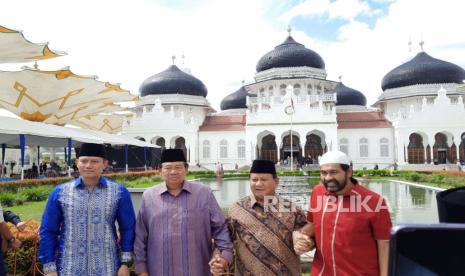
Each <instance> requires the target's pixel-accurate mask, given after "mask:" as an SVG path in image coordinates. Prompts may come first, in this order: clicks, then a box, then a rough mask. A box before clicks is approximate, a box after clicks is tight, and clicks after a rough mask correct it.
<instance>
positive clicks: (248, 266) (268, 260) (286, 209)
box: [211, 160, 307, 276]
mask: <svg viewBox="0 0 465 276" xmlns="http://www.w3.org/2000/svg"><path fill="white" fill-rule="evenodd" d="M278 183H279V179H278V177H277V176H276V170H275V166H274V164H273V163H272V162H270V161H266V160H255V161H254V162H253V164H252V168H251V170H250V188H251V191H252V194H251V195H250V196H247V197H245V198H243V199H240V200H239V201H237V202H236V203H235V204H233V205H232V206H231V208H230V209H229V217H228V224H229V227H230V231H231V234H232V240H233V241H234V249H235V258H236V259H235V260H236V261H235V263H236V267H235V274H236V275H292V276H300V275H301V267H300V257H299V256H298V255H297V254H296V253H295V252H294V249H293V243H292V233H293V232H294V231H298V230H300V229H301V228H302V227H303V226H305V225H306V224H307V220H306V218H305V214H304V213H303V211H302V210H301V209H299V208H297V207H296V206H295V205H294V204H292V203H291V202H290V201H288V200H285V199H283V198H280V197H279V196H278V195H276V187H277V186H278ZM211 272H212V273H213V274H214V275H219V274H220V273H221V272H222V271H220V269H219V266H218V269H215V264H214V263H213V264H212V269H211Z"/></svg>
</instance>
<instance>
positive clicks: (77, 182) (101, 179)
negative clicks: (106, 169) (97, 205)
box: [74, 176, 108, 188]
mask: <svg viewBox="0 0 465 276" xmlns="http://www.w3.org/2000/svg"><path fill="white" fill-rule="evenodd" d="M74 186H75V187H77V188H84V187H85V184H84V181H83V180H82V177H81V176H80V177H78V178H76V180H75V181H74ZM97 186H101V187H103V188H106V187H107V186H108V183H107V179H106V178H105V177H103V176H100V177H99V179H98V184H97Z"/></svg>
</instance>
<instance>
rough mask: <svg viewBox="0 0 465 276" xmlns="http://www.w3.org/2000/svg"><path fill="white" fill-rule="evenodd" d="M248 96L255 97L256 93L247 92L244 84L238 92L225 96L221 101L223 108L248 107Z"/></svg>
mask: <svg viewBox="0 0 465 276" xmlns="http://www.w3.org/2000/svg"><path fill="white" fill-rule="evenodd" d="M247 96H251V97H253V96H255V95H252V94H250V93H249V92H247V90H245V88H244V86H242V87H241V88H240V89H239V90H237V91H236V92H234V93H231V94H229V95H228V96H226V97H224V99H223V100H222V101H221V110H227V109H237V108H247V105H246V100H247V99H246V98H247Z"/></svg>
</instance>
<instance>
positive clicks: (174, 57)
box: [171, 55, 176, 65]
mask: <svg viewBox="0 0 465 276" xmlns="http://www.w3.org/2000/svg"><path fill="white" fill-rule="evenodd" d="M175 59H176V56H175V55H172V56H171V60H173V65H174V60H175Z"/></svg>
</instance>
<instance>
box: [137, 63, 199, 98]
mask: <svg viewBox="0 0 465 276" xmlns="http://www.w3.org/2000/svg"><path fill="white" fill-rule="evenodd" d="M139 91H140V95H141V96H147V95H159V94H184V95H193V96H202V97H206V96H207V93H208V91H207V87H205V85H204V84H203V82H201V81H200V80H199V79H197V78H196V77H194V76H192V75H189V74H187V73H185V72H183V71H181V70H180V69H179V68H178V67H177V66H176V65H171V66H170V67H168V69H166V70H165V71H163V72H160V73H158V74H156V75H153V76H151V77H150V78H148V79H146V80H145V81H144V82H143V83H142V85H141V86H140V89H139Z"/></svg>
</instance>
